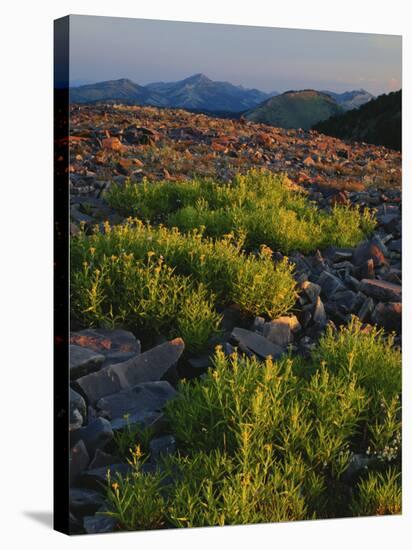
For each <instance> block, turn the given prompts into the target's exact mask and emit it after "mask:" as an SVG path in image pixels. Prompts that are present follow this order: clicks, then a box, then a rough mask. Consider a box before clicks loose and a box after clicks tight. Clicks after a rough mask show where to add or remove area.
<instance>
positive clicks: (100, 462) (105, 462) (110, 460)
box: [89, 449, 119, 470]
mask: <svg viewBox="0 0 412 550" xmlns="http://www.w3.org/2000/svg"><path fill="white" fill-rule="evenodd" d="M118 461H119V459H118V457H116V456H113V455H111V454H109V453H105V452H104V451H102V450H101V449H96V452H95V453H94V457H93V460H92V461H91V462H90V464H89V468H90V469H91V470H92V469H94V468H102V467H103V466H109V465H110V464H115V463H116V462H118Z"/></svg>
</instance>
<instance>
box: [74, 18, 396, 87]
mask: <svg viewBox="0 0 412 550" xmlns="http://www.w3.org/2000/svg"><path fill="white" fill-rule="evenodd" d="M70 60H71V63H70V82H71V85H78V84H86V83H92V82H98V81H101V80H111V79H116V78H130V79H131V80H133V81H134V82H137V83H138V84H148V83H149V82H155V81H161V80H163V81H173V80H181V79H183V78H186V77H188V76H190V75H192V74H194V73H204V74H206V75H207V76H208V77H209V78H211V79H213V80H226V81H229V82H232V83H233V84H242V85H243V86H245V87H248V88H259V89H261V90H264V91H267V92H269V91H279V92H283V91H285V90H290V89H302V88H315V89H318V90H323V89H327V90H331V91H337V92H342V91H345V90H353V89H357V88H365V89H366V90H368V91H370V92H372V93H373V94H376V95H377V94H380V93H386V92H388V91H392V90H398V89H399V88H400V87H401V37H400V36H394V35H378V34H357V33H342V32H325V31H306V30H293V29H276V28H267V27H246V26H235V25H216V24H205V23H181V22H172V21H154V20H148V19H126V18H117V17H113V18H112V17H92V16H80V15H74V16H71V18H70Z"/></svg>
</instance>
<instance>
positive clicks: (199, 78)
mask: <svg viewBox="0 0 412 550" xmlns="http://www.w3.org/2000/svg"><path fill="white" fill-rule="evenodd" d="M183 82H186V83H201V82H212V81H211V80H210V78H209V77H207V76H206V75H205V74H203V73H196V74H193V75H192V76H189V77H187V78H185V79H184V80H183Z"/></svg>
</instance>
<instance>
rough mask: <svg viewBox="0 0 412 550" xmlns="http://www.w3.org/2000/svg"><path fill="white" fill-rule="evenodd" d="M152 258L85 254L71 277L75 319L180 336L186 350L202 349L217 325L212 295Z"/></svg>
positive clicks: (148, 332)
mask: <svg viewBox="0 0 412 550" xmlns="http://www.w3.org/2000/svg"><path fill="white" fill-rule="evenodd" d="M84 244H85V243H84ZM83 252H85V251H83ZM153 256H154V253H149V254H148V256H147V258H146V261H145V262H144V261H141V260H139V259H135V257H134V255H133V253H130V254H127V253H126V252H121V253H120V254H119V255H115V254H112V255H110V256H106V255H105V254H102V255H101V256H99V255H98V252H97V250H96V249H93V248H91V249H89V254H87V255H86V257H85V259H84V261H83V268H82V269H80V268H79V267H78V266H75V267H74V269H73V272H72V276H71V285H72V306H71V310H72V312H73V316H74V317H75V318H77V319H78V320H79V321H81V322H82V323H84V324H87V325H94V324H97V325H101V326H109V327H115V326H119V325H120V326H124V327H126V328H129V329H131V330H134V331H135V332H137V333H140V332H141V331H142V330H143V331H144V332H146V333H147V334H150V333H155V334H161V333H167V334H168V336H169V337H174V336H180V337H182V338H183V339H184V341H185V342H186V343H187V345H188V347H189V348H190V349H192V350H196V349H201V348H202V347H203V346H205V345H206V343H207V341H208V339H209V338H210V336H211V335H212V334H213V333H214V332H216V331H217V330H218V326H219V323H220V319H221V317H220V315H219V314H218V313H217V312H216V310H215V309H214V296H213V294H212V293H210V292H208V291H207V290H206V288H205V286H204V285H203V284H202V283H194V282H193V281H192V280H191V279H190V278H189V277H185V276H183V275H176V274H175V273H174V270H173V269H172V268H170V267H168V266H167V265H166V264H165V263H164V262H163V259H162V258H158V259H154V257H153Z"/></svg>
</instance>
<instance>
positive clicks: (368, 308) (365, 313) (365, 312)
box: [358, 298, 375, 323]
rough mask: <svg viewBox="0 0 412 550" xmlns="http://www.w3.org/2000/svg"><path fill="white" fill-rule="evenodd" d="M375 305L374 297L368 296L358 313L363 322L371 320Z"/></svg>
mask: <svg viewBox="0 0 412 550" xmlns="http://www.w3.org/2000/svg"><path fill="white" fill-rule="evenodd" d="M374 307H375V302H374V301H373V299H372V298H366V300H365V301H364V302H363V305H362V306H361V308H360V310H359V313H358V317H359V319H360V320H361V321H362V323H367V322H368V321H369V320H370V317H371V315H372V312H373V310H374Z"/></svg>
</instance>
